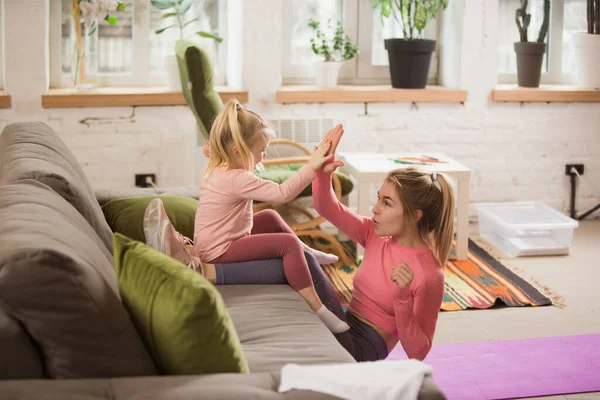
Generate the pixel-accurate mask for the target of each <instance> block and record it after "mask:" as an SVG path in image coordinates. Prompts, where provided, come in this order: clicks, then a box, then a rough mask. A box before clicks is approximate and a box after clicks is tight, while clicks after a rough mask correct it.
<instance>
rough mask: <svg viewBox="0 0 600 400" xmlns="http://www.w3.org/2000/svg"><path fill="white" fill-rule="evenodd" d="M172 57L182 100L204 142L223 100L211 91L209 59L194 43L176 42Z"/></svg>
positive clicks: (212, 85)
mask: <svg viewBox="0 0 600 400" xmlns="http://www.w3.org/2000/svg"><path fill="white" fill-rule="evenodd" d="M175 54H176V56H177V65H178V67H179V76H180V78H181V88H182V91H183V97H185V101H186V102H187V104H188V106H189V107H190V108H191V109H192V112H193V113H194V116H195V117H196V121H197V122H198V127H199V128H200V131H201V132H202V135H203V136H204V138H205V139H206V140H208V138H209V133H210V128H211V126H212V123H213V121H214V120H215V117H216V116H217V114H218V113H219V112H220V111H221V109H222V108H223V101H222V100H221V96H219V93H217V92H216V91H215V87H214V76H215V70H214V69H213V67H212V64H211V62H210V57H209V56H208V54H206V53H205V52H204V50H202V49H200V48H199V47H197V44H195V43H194V42H191V41H189V40H183V39H180V40H178V41H177V42H176V43H175Z"/></svg>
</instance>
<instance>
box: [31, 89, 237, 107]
mask: <svg viewBox="0 0 600 400" xmlns="http://www.w3.org/2000/svg"><path fill="white" fill-rule="evenodd" d="M215 89H216V91H217V92H218V93H219V95H220V96H221V99H222V100H223V102H226V101H228V100H231V99H234V98H235V99H237V100H238V101H239V102H240V103H247V102H248V92H246V91H242V90H237V89H233V88H230V87H227V86H218V87H215ZM181 105H187V103H186V102H185V98H184V97H183V93H182V92H169V91H167V89H166V88H141V87H136V88H117V87H114V88H99V89H98V90H97V91H95V92H74V91H73V90H72V89H50V90H49V91H48V93H46V94H43V95H42V107H44V108H72V107H135V106H181Z"/></svg>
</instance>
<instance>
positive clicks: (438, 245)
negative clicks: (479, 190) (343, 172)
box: [312, 132, 454, 361]
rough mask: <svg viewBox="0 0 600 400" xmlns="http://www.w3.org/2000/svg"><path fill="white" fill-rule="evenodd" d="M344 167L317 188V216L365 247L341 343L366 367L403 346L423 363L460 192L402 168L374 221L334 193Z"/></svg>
mask: <svg viewBox="0 0 600 400" xmlns="http://www.w3.org/2000/svg"><path fill="white" fill-rule="evenodd" d="M336 135H337V136H336ZM336 135H334V137H333V138H332V137H330V138H329V139H331V140H332V141H333V144H332V148H331V153H332V154H335V150H336V147H337V143H338V142H339V138H340V136H341V133H339V132H338V133H337V134H336ZM340 164H341V163H339V162H335V163H330V164H326V165H325V166H324V167H323V169H322V170H321V171H319V172H317V177H316V179H315V180H314V182H313V186H312V188H313V199H314V205H315V209H316V210H317V212H319V214H321V215H322V216H324V217H325V218H327V219H328V220H329V221H331V222H332V223H333V224H334V225H335V226H336V227H337V228H338V229H340V230H341V231H342V232H344V233H345V234H346V235H348V236H349V237H350V238H352V239H354V240H356V241H357V242H358V243H359V244H360V245H362V246H363V247H364V248H365V252H364V258H363V261H362V264H361V265H360V268H359V269H358V271H357V273H356V275H355V277H354V291H353V295H352V299H351V301H350V305H349V308H348V311H347V312H346V320H347V322H348V324H349V325H350V330H349V331H348V332H346V333H344V335H346V337H345V338H344V337H342V338H340V336H338V339H340V341H341V342H342V344H344V346H345V347H346V349H348V350H349V352H350V353H351V354H352V355H353V356H354V357H355V358H356V360H358V361H372V360H380V359H384V358H385V357H387V355H388V353H389V351H390V350H391V349H392V348H393V347H395V345H396V344H397V343H398V341H400V343H401V344H402V347H403V348H404V350H405V352H406V354H407V355H408V356H409V357H410V358H416V359H419V360H423V359H424V358H425V356H426V355H427V353H428V352H429V350H430V349H431V344H432V341H433V335H434V332H435V327H436V323H437V318H438V313H439V310H440V306H441V304H442V299H443V296H444V270H443V268H444V264H445V262H446V259H447V257H448V253H449V251H450V245H451V240H452V234H453V221H454V194H453V191H452V187H451V186H450V184H449V182H448V180H447V179H446V177H445V176H444V175H442V174H438V173H435V172H433V173H426V172H421V171H419V170H417V169H413V168H407V169H397V170H395V171H392V172H390V173H389V174H388V175H387V177H386V179H385V181H384V183H383V185H382V186H381V188H380V189H379V192H378V197H377V203H376V204H375V206H374V207H373V217H371V218H369V217H363V216H360V215H357V214H355V213H354V212H352V211H350V210H349V209H348V208H347V207H345V206H344V205H342V204H341V203H339V202H338V201H337V199H336V197H335V194H334V193H333V191H332V189H331V174H332V173H333V171H334V170H335V169H336V168H337V167H338V166H339V165H340Z"/></svg>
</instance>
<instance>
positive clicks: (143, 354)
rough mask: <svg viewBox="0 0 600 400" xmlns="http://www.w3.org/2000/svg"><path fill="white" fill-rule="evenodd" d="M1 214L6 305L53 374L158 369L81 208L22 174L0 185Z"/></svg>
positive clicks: (0, 298)
mask: <svg viewBox="0 0 600 400" xmlns="http://www.w3.org/2000/svg"><path fill="white" fill-rule="evenodd" d="M1 156H2V154H0V157H1ZM0 221H2V223H0V308H2V310H3V311H4V312H5V313H6V314H8V315H9V316H10V318H12V319H13V320H16V321H18V323H19V324H20V326H22V327H23V329H24V330H25V331H26V332H27V333H28V335H29V336H30V337H31V338H32V339H33V341H34V342H35V343H36V344H37V345H38V346H39V349H40V352H41V353H42V358H43V360H44V366H45V370H46V373H47V375H48V376H49V377H50V378H65V379H66V378H94V377H118V376H136V375H155V374H156V368H155V366H154V363H153V361H152V359H151V357H150V355H149V354H148V352H147V351H146V349H145V348H144V345H143V344H142V341H141V339H140V337H139V336H138V334H137V332H136V330H135V328H134V326H133V323H132V321H131V318H130V317H129V315H128V313H127V311H126V310H125V308H124V306H123V304H122V302H121V298H120V295H119V289H118V284H117V277H116V274H115V271H114V263H113V258H112V254H111V253H110V252H109V250H108V249H107V248H106V247H105V246H104V243H103V242H102V240H101V239H100V237H99V236H98V234H97V232H96V231H95V229H94V228H92V226H91V225H90V224H89V222H88V221H86V219H85V218H84V217H83V216H82V215H81V214H80V213H79V212H78V210H77V209H75V208H74V207H72V205H71V204H69V203H68V202H67V201H66V200H65V199H64V198H63V197H61V196H59V195H58V194H57V193H56V192H55V191H54V190H53V189H52V188H50V187H49V186H47V185H45V184H43V183H40V182H38V181H36V180H31V179H22V180H19V181H17V182H13V183H9V184H4V185H1V186H0ZM12 329H14V325H12ZM25 337H27V336H25ZM1 339H2V334H0V340H1ZM4 345H5V343H0V348H2V347H3V346H4ZM24 346H26V345H24ZM21 353H22V354H26V351H25V350H23V351H21ZM26 355H27V356H28V357H29V355H28V354H26ZM3 357H4V354H3V355H2V356H0V358H3ZM15 362H18V359H17V360H15ZM32 371H33V370H32ZM26 372H28V371H26ZM31 373H33V372H31Z"/></svg>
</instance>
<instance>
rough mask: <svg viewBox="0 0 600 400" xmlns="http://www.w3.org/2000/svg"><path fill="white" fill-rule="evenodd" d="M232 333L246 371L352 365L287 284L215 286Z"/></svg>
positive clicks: (324, 327)
mask: <svg viewBox="0 0 600 400" xmlns="http://www.w3.org/2000/svg"><path fill="white" fill-rule="evenodd" d="M217 288H218V289H219V292H221V295H222V296H223V300H224V301H225V306H227V311H229V315H230V316H231V319H233V324H234V325H235V328H236V330H237V332H238V336H239V338H240V342H242V347H243V349H244V354H245V355H246V360H248V365H249V366H250V371H252V372H269V371H279V370H280V369H281V367H283V366H284V365H285V364H287V363H296V364H324V363H336V362H337V363H339V362H355V361H354V358H353V357H352V356H351V355H350V354H349V353H348V352H347V351H346V350H345V349H344V348H343V347H342V346H341V345H340V344H339V343H338V341H337V340H336V338H335V337H334V336H333V334H332V333H331V332H330V331H329V329H327V327H326V326H325V325H324V324H323V323H322V322H321V320H320V319H319V317H317V315H316V314H315V313H314V312H312V311H311V309H310V307H309V306H308V304H307V303H306V301H304V299H302V297H300V295H299V294H298V293H296V292H295V291H294V290H293V289H292V288H291V287H290V286H288V285H232V286H229V285H227V286H225V285H224V286H217Z"/></svg>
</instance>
